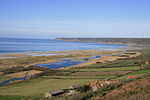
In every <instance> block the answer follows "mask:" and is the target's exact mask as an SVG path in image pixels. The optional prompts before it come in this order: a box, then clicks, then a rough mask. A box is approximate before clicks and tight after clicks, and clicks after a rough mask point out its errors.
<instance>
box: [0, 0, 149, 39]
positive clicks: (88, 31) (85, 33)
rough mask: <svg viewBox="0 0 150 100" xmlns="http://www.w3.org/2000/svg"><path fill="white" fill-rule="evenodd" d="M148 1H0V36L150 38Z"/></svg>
mask: <svg viewBox="0 0 150 100" xmlns="http://www.w3.org/2000/svg"><path fill="white" fill-rule="evenodd" d="M149 4H150V1H149V0H42V1H41V0H0V14H1V16H0V22H1V23H0V37H9V38H38V39H54V38H61V37H64V38H73V37H74V38H78V37H80V38H111V37H112V38H149V37H150V28H149V27H150V10H149V9H150V6H149Z"/></svg>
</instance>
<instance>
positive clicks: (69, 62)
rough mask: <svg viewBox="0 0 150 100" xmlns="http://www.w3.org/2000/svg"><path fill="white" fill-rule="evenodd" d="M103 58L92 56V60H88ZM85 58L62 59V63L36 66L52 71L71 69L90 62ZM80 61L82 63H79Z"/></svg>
mask: <svg viewBox="0 0 150 100" xmlns="http://www.w3.org/2000/svg"><path fill="white" fill-rule="evenodd" d="M100 57H101V56H99V55H96V56H92V57H90V58H87V59H95V58H100ZM84 59H85V58H80V59H62V60H60V62H56V63H46V64H37V65H36V66H40V67H48V68H50V69H59V68H64V67H70V66H74V65H78V64H81V63H85V62H88V61H85V60H84ZM77 60H80V61H77Z"/></svg>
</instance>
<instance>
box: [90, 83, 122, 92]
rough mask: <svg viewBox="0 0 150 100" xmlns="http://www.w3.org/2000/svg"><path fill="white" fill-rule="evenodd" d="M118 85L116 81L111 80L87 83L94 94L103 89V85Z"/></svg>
mask: <svg viewBox="0 0 150 100" xmlns="http://www.w3.org/2000/svg"><path fill="white" fill-rule="evenodd" d="M117 83H119V81H118V80H111V81H107V80H105V81H93V82H90V83H89V86H90V87H91V88H92V90H93V91H94V92H96V91H97V90H98V89H99V88H100V87H103V86H105V85H109V84H117Z"/></svg>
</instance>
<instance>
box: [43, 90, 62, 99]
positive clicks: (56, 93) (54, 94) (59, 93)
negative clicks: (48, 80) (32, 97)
mask: <svg viewBox="0 0 150 100" xmlns="http://www.w3.org/2000/svg"><path fill="white" fill-rule="evenodd" d="M64 93H65V91H64V90H58V91H54V92H51V93H45V97H46V98H48V97H55V96H59V95H61V94H64Z"/></svg>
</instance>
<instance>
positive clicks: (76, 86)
mask: <svg viewBox="0 0 150 100" xmlns="http://www.w3.org/2000/svg"><path fill="white" fill-rule="evenodd" d="M78 88H80V86H79V85H72V86H70V87H69V89H78Z"/></svg>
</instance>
